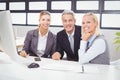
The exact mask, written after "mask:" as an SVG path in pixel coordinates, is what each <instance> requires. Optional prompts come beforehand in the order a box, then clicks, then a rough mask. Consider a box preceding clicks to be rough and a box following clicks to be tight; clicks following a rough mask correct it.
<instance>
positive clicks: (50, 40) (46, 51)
mask: <svg viewBox="0 0 120 80" xmlns="http://www.w3.org/2000/svg"><path fill="white" fill-rule="evenodd" d="M52 42H53V40H52V35H51V33H50V32H48V37H47V43H46V45H47V46H46V48H45V54H48V53H49V48H50V47H51V45H52Z"/></svg>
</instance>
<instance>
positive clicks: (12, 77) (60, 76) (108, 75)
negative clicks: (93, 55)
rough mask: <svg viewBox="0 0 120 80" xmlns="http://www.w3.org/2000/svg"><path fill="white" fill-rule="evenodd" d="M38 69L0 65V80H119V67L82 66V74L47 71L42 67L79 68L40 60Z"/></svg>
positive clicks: (74, 65) (61, 61) (10, 64)
mask: <svg viewBox="0 0 120 80" xmlns="http://www.w3.org/2000/svg"><path fill="white" fill-rule="evenodd" d="M31 59H32V58H31ZM37 63H39V64H40V67H39V68H32V69H29V68H27V67H26V66H25V65H21V64H17V63H9V64H4V63H1V64H0V80H119V79H120V76H119V75H120V66H113V65H98V64H86V65H84V70H85V72H84V73H80V72H75V71H63V70H49V69H44V68H43V66H45V65H47V64H53V63H54V64H61V65H65V64H66V65H70V66H72V67H74V68H76V66H81V65H80V64H79V63H78V62H72V61H63V60H60V61H55V60H52V59H46V58H42V60H41V61H40V62H37Z"/></svg>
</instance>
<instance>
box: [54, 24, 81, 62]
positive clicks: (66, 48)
mask: <svg viewBox="0 0 120 80" xmlns="http://www.w3.org/2000/svg"><path fill="white" fill-rule="evenodd" d="M80 40H81V27H80V26H75V33H74V52H72V49H71V47H70V43H69V39H68V36H67V33H66V32H65V30H62V31H60V32H58V33H57V45H56V51H58V52H60V53H61V55H62V56H61V59H62V58H63V55H64V52H65V53H66V56H67V60H72V61H78V49H79V47H80Z"/></svg>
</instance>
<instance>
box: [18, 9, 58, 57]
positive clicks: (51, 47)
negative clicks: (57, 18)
mask: <svg viewBox="0 0 120 80" xmlns="http://www.w3.org/2000/svg"><path fill="white" fill-rule="evenodd" d="M39 17H40V18H39V28H37V29H35V30H31V31H28V33H27V35H26V38H25V41H24V46H23V50H22V51H21V52H20V55H21V56H23V57H26V56H27V55H30V56H39V57H45V58H47V57H51V55H52V54H53V53H54V52H55V48H56V36H55V35H54V34H53V33H52V32H50V31H49V26H50V19H51V17H50V13H49V12H48V11H41V12H40V16H39Z"/></svg>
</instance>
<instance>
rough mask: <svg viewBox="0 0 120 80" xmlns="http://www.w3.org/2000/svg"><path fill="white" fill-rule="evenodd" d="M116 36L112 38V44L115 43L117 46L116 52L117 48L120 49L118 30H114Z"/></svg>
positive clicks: (119, 33)
mask: <svg viewBox="0 0 120 80" xmlns="http://www.w3.org/2000/svg"><path fill="white" fill-rule="evenodd" d="M115 35H116V37H115V38H114V42H113V43H114V44H116V45H117V47H116V52H118V51H119V49H120V32H116V34H115Z"/></svg>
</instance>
